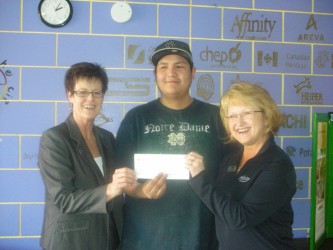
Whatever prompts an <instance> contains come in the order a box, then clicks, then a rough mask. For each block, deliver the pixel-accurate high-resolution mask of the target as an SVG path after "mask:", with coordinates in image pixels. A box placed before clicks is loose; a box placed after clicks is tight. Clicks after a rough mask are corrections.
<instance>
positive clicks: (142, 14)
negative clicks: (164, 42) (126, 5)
mask: <svg viewBox="0 0 333 250" xmlns="http://www.w3.org/2000/svg"><path fill="white" fill-rule="evenodd" d="M130 6H131V9H132V16H131V19H130V20H129V21H127V22H125V23H117V22H115V21H114V20H113V19H112V17H111V7H112V4H111V3H102V2H100V3H98V2H94V3H93V13H92V19H93V22H92V31H93V33H96V34H112V35H114V34H119V35H156V34H157V33H156V31H157V28H156V13H157V10H156V6H155V5H145V4H143V5H142V4H140V5H139V4H130ZM147 13H149V15H147Z"/></svg>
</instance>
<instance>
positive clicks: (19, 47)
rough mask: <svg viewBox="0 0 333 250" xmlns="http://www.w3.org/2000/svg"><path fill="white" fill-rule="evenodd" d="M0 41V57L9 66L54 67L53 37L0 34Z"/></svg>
mask: <svg viewBox="0 0 333 250" xmlns="http://www.w3.org/2000/svg"><path fill="white" fill-rule="evenodd" d="M0 41H1V46H0V55H1V57H2V58H5V59H6V60H7V61H8V64H10V65H29V66H37V65H38V66H46V65H55V52H56V45H55V42H56V37H55V35H52V34H26V33H0Z"/></svg>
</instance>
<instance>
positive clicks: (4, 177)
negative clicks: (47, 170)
mask: <svg viewBox="0 0 333 250" xmlns="http://www.w3.org/2000/svg"><path fill="white" fill-rule="evenodd" d="M8 190H11V191H10V192H8ZM44 190H45V189H44V184H43V182H42V178H41V175H40V172H39V170H8V171H7V170H2V171H0V202H43V201H44Z"/></svg>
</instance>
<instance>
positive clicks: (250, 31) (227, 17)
mask: <svg viewBox="0 0 333 250" xmlns="http://www.w3.org/2000/svg"><path fill="white" fill-rule="evenodd" d="M223 38H224V39H240V40H259V41H282V14H281V13H278V12H268V11H253V10H251V11H249V10H235V9H225V10H224V12H223Z"/></svg>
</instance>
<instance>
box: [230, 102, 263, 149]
mask: <svg viewBox="0 0 333 250" xmlns="http://www.w3.org/2000/svg"><path fill="white" fill-rule="evenodd" d="M227 117H229V118H228V126H229V129H230V133H231V136H232V137H233V138H234V139H235V140H237V141H238V142H239V143H241V144H242V145H244V147H253V148H258V149H260V148H261V146H262V145H263V144H264V143H265V141H266V140H267V137H268V135H267V132H266V131H267V129H266V128H267V125H268V122H267V120H266V118H265V115H264V113H263V112H262V111H261V110H260V109H258V108H257V107H254V106H251V105H245V104H243V103H239V102H237V103H230V105H229V107H228V113H227Z"/></svg>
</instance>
